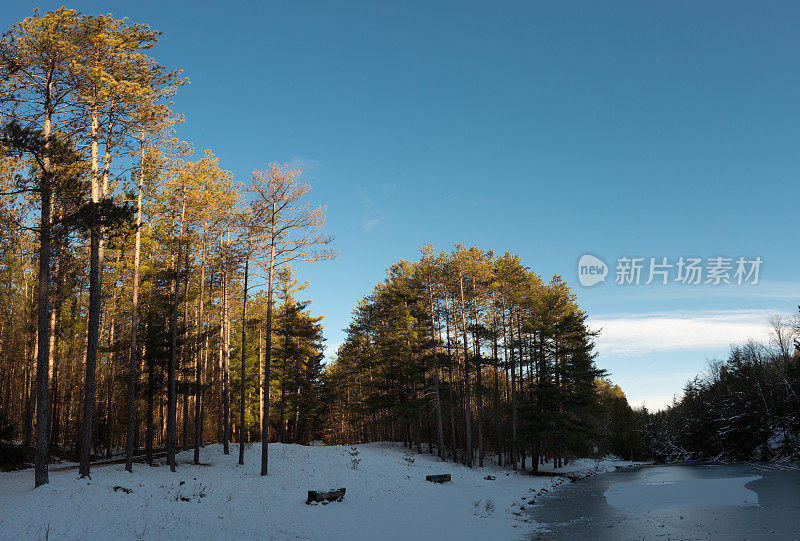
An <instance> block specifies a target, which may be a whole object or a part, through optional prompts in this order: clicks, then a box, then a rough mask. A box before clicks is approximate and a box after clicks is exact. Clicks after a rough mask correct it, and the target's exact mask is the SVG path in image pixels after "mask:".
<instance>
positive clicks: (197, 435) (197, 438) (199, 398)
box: [193, 223, 208, 464]
mask: <svg viewBox="0 0 800 541" xmlns="http://www.w3.org/2000/svg"><path fill="white" fill-rule="evenodd" d="M207 231H208V224H207V223H206V227H205V231H204V232H203V239H202V243H203V246H202V247H201V248H200V300H199V301H198V303H197V334H198V335H199V334H200V333H202V332H203V328H204V327H203V325H204V324H203V308H204V306H205V287H206V232H207ZM205 343H206V345H207V344H208V338H207V337H206V340H205ZM202 351H203V349H202V344H201V341H200V339H199V336H198V340H197V353H196V358H195V363H196V365H195V374H194V457H193V458H194V463H195V464H200V444H201V443H202V438H203V433H202V432H203V431H202V427H203V419H202V413H203V408H202V402H203V392H202V388H203V370H202V369H203V366H202V361H203V359H202Z"/></svg>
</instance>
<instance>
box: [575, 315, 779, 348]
mask: <svg viewBox="0 0 800 541" xmlns="http://www.w3.org/2000/svg"><path fill="white" fill-rule="evenodd" d="M773 313H774V312H773V311H771V310H731V311H696V312H687V311H676V312H660V313H650V314H638V315H637V314H609V315H599V316H595V317H592V318H590V319H589V325H590V327H591V328H593V329H600V330H601V333H600V336H598V337H597V350H598V352H599V354H600V355H601V356H605V355H617V356H624V355H641V354H646V353H652V352H657V351H670V350H685V349H706V350H708V349H717V348H720V349H727V348H728V346H730V344H733V343H741V342H745V341H747V340H750V339H753V340H766V339H767V338H768V329H769V323H768V318H769V316H770V315H772V314H773Z"/></svg>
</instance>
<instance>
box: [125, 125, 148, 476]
mask: <svg viewBox="0 0 800 541" xmlns="http://www.w3.org/2000/svg"><path fill="white" fill-rule="evenodd" d="M140 142H141V147H142V148H141V156H140V159H139V186H138V191H137V194H136V238H135V240H134V249H133V284H132V288H133V293H132V300H131V346H130V347H131V349H130V359H129V362H130V364H129V365H128V433H127V438H126V439H125V470H126V471H129V472H133V440H134V430H135V427H136V424H137V423H136V368H137V366H138V364H139V355H138V350H137V346H138V344H137V338H138V332H139V265H140V260H139V258H140V255H139V254H140V251H141V246H142V231H141V227H142V192H143V191H144V157H145V148H144V142H145V134H144V132H142V137H141V140H140Z"/></svg>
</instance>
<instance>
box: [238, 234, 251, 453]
mask: <svg viewBox="0 0 800 541" xmlns="http://www.w3.org/2000/svg"><path fill="white" fill-rule="evenodd" d="M249 270H250V241H249V240H248V243H247V254H246V255H245V259H244V288H243V289H242V376H241V381H240V383H239V410H240V411H239V419H240V420H239V424H240V427H239V465H240V466H244V433H245V432H246V430H245V424H244V391H245V383H246V374H247V371H246V368H245V367H246V364H245V360H246V352H247V341H246V336H247V278H248V274H249Z"/></svg>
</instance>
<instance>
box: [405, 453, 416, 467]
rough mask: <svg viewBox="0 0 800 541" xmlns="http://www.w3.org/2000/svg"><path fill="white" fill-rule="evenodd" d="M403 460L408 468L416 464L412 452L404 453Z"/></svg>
mask: <svg viewBox="0 0 800 541" xmlns="http://www.w3.org/2000/svg"><path fill="white" fill-rule="evenodd" d="M403 460H404V461H405V463H406V465H407V466H410V465H412V464H413V463H414V453H413V452H412V451H411V450H408V451H403Z"/></svg>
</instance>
